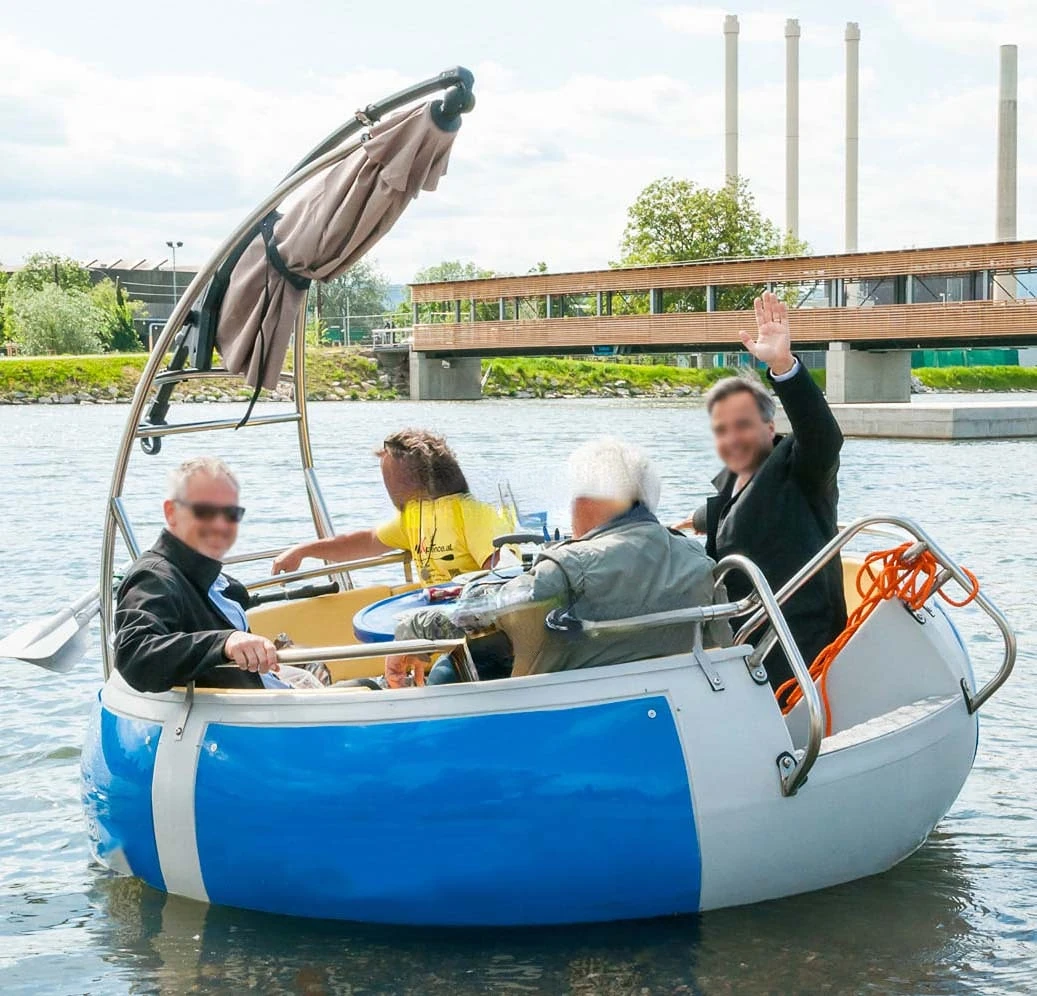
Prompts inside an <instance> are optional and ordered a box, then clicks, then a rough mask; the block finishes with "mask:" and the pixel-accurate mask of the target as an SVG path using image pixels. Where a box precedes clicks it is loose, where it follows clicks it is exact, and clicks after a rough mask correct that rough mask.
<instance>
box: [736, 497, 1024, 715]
mask: <svg viewBox="0 0 1037 996" xmlns="http://www.w3.org/2000/svg"><path fill="white" fill-rule="evenodd" d="M883 525H885V526H895V527H896V528H898V529H902V530H903V531H904V532H906V533H908V534H910V535H911V536H912V537H914V539H915V540H916V541H917V542H919V543H921V544H924V548H925V549H927V550H928V551H929V552H930V553H931V554H932V555H933V557H935V559H936V560H937V562H938V563H939V564H940V565H941V566H942V567H943V568H944V572H945V574H946V578H945V581H946V580H950V579H951V578H953V579H954V580H955V581H957V582H958V584H959V585H960V586H961V588H962V589H963V590H964V591H966V592H970V593H971V591H972V581H971V579H970V578H969V577H968V575H967V574H965V572H964V571H963V570H962V569H961V568H960V567H959V566H958V564H957V563H956V562H955V561H954V560H953V558H951V557H950V556H949V555H948V554H947V553H946V552H944V550H943V549H942V548H941V547H940V546H939V545H938V544H937V543H936V541H935V540H933V539H932V537H930V536H929V534H928V533H927V532H926V531H925V530H924V529H922V527H921V526H919V525H918V523H916V522H915V521H914V520H913V519H908V518H906V517H905V516H899V515H869V516H865V517H864V518H861V519H857V520H856V521H855V522H852V523H851V524H850V525H849V526H847V527H846V528H845V529H843V531H842V532H840V533H839V534H838V535H837V536H835V537H834V538H833V539H831V540H829V542H828V543H826V544H825V545H824V546H823V547H822V548H821V549H820V550H819V551H818V552H817V553H816V554H815V555H814V556H813V557H811V559H810V560H808V561H807V562H806V564H804V565H803V566H802V567H801V568H800V569H799V570H798V571H797V572H796V573H795V574H794V575H793V576H792V577H791V578H789V580H788V581H786V582H785V584H783V585H782V586H781V587H780V588H779V589H778V591H777V592H776V593H775V598H776V600H777V602H778V604H779V605H784V604H785V602H787V601H788V600H789V599H790V598H791V597H792V596H793V595H795V594H796V592H798V591H799V590H800V589H801V588H802V587H803V586H804V585H805V584H806V583H807V582H808V581H810V580H811V579H812V578H814V577H816V576H817V575H818V574H819V573H820V572H821V569H822V568H823V567H824V566H825V565H826V564H828V563H829V562H830V561H831V560H833V559H834V558H835V556H836V555H837V554H838V553H839V552H840V551H841V550H842V549H843V547H845V546H846V545H847V544H848V543H849V542H850V540H852V539H853V538H854V537H855V536H856V535H857V534H858V533H861V532H864V531H865V530H867V529H869V528H870V527H872V526H883ZM974 600H975V602H976V605H978V606H979V607H980V608H981V609H982V610H983V611H984V612H985V613H986V614H987V615H988V616H989V617H990V618H991V619H992V620H993V621H994V624H995V625H996V626H997V628H998V629H999V630H1000V631H1001V637H1002V639H1003V640H1004V644H1005V651H1004V657H1003V659H1002V661H1001V666H1000V668H998V671H997V673H996V674H995V675H994V677H993V678H991V679H990V681H988V682H987V683H986V684H985V685H984V686H983V687H982V688H981V689H980V690H979V691H978V692H976V693H975V694H973V692H972V690H971V689H970V688H969V687H968V682H967V681H966V680H965V679H964V678H962V679H961V691H962V695H963V696H964V697H965V705H966V707H967V708H968V711H969V713H970V714H971V713H974V712H976V710H977V709H979V708H980V706H982V705H983V703H984V702H986V701H987V699H989V698H990V696H991V695H993V694H994V692H996V691H997V690H998V689H999V688H1000V687H1001V686H1002V685H1003V684H1004V683H1005V682H1006V681H1007V680H1008V677H1009V675H1010V674H1011V673H1012V669H1013V668H1014V667H1015V657H1016V649H1017V645H1016V638H1015V632H1014V631H1013V629H1012V627H1011V625H1010V624H1009V622H1008V620H1007V619H1006V618H1005V616H1004V614H1003V613H1002V612H1001V610H1000V609H999V608H998V607H997V606H996V605H994V603H993V602H992V601H990V599H989V598H987V597H986V595H984V594H983V592H982V591H980V592H978V593H977V594H976V596H975V599H974ZM765 616H766V613H765V612H764V609H763V607H762V606H761V607H760V608H757V609H756V610H755V611H754V612H753V614H752V615H751V616H750V617H749V618H748V620H746V622H745V623H744V624H743V625H742V627H741V629H739V630H738V632H737V633H736V634H735V642H736V643H741V642H744V641H746V640H747V637H748V634H749V633H751V632H752V631H753V630H755V629H756V628H757V627H759V626H760V624H761V623H763V621H764V618H765Z"/></svg>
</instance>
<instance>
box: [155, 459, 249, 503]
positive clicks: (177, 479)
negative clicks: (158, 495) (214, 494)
mask: <svg viewBox="0 0 1037 996" xmlns="http://www.w3.org/2000/svg"><path fill="white" fill-rule="evenodd" d="M195 474H205V475H206V476H208V477H223V478H225V479H226V480H228V481H230V483H231V484H233V485H234V490H235V491H238V490H240V489H239V488H238V479H237V478H236V477H235V476H234V472H233V471H232V470H231V469H230V467H228V466H227V465H226V464H225V463H224V462H223V461H222V460H221V459H220V458H219V457H208V456H202V457H192V458H191V459H190V460H185V461H184V462H183V463H182V464H180V466H179V467H174V468H173V469H172V470H171V471H170V472H169V477H168V478H167V481H166V497H167V498H170V499H171V500H173V501H177V500H182V499H183V497H184V494H185V493H186V491H187V482H188V481H189V480H191V478H192V477H194V475H195Z"/></svg>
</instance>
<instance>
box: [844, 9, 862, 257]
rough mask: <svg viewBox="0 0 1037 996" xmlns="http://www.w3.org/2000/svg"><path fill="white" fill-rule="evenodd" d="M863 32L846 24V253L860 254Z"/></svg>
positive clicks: (848, 22) (853, 24)
mask: <svg viewBox="0 0 1037 996" xmlns="http://www.w3.org/2000/svg"><path fill="white" fill-rule="evenodd" d="M860 43H861V29H860V25H858V24H857V22H856V21H847V22H846V251H847V252H856V251H857V155H858V148H857V147H858V127H859V122H858V114H859V108H858V92H859V88H860Z"/></svg>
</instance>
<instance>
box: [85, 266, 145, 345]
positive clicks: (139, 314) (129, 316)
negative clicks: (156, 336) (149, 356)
mask: <svg viewBox="0 0 1037 996" xmlns="http://www.w3.org/2000/svg"><path fill="white" fill-rule="evenodd" d="M90 300H91V301H93V303H94V304H95V305H96V306H97V308H98V309H100V311H101V313H102V314H103V315H104V329H103V331H102V333H101V345H102V346H103V347H104V350H105V352H106V353H107V352H114V353H133V352H136V351H137V350H141V349H143V348H144V346H143V344H142V343H141V341H140V336H139V335H137V329H136V327H135V326H134V324H133V320H134V319H135V318H147V316H148V311H147V308H146V307H145V306H144V302H143V301H133V300H131V299H129V298H128V297H126V295H125V293H124V292H123V289H122V287H121V286H120V285H118V284H116V283H114V282H113V281H112V280H111V279H110V278H109V277H105V278H104V280H102V281H101V282H100V283H97V284H94V286H93V287H92V288H91V289H90Z"/></svg>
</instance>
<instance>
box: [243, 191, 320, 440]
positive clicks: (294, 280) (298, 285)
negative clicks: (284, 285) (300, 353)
mask: <svg viewBox="0 0 1037 996" xmlns="http://www.w3.org/2000/svg"><path fill="white" fill-rule="evenodd" d="M280 218H281V215H280V214H279V213H278V212H277V211H271V212H270V213H269V214H268V215H267V216H266V217H265V218H264V219H263V221H262V222H261V223H260V226H259V233H260V235H262V236H263V244H264V245H265V246H266V258H267V259H268V260H269V261H270V265H271V266H273V268H274V269H275V270H277V272H278V273H279V274H281V276H282V277H284V279H285V280H286V281H288V283H289V284H290V285H291V286H292V287H294V288H295V289H296V290H301V291H304V290H307V289H309V286H310V283H311V280H310V278H309V277H302V276H300V275H299V274H298V273H293V272H292V271H291V270H289V269H288V266H287V264H286V263H285V261H284V260H283V259H282V258H281V254H280V253H279V252H278V251H277V243H276V242H275V241H274V225H276V224H277V222H278V221H279V220H280ZM269 307H270V281H269V280H267V281H266V284H265V286H264V288H263V308H262V310H261V312H260V315H259V330H258V334H259V369H258V371H257V373H256V388H255V390H254V391H253V392H252V397H251V399H250V400H249V403H248V408H247V410H246V411H245V415H244V417H243V418H242V419H241V421H240V422H239V423H238V424H237V428H239V429H240V428H241V427H242V426H243V425H244V424H245V423H246V422H248V420H249V417H250V416H251V415H252V409H253V408H255V407H256V402H257V401H258V400H259V394H260V392H261V391H262V390H263V381H264V380H265V379H266V368H267V364H268V363H269V361H270V356H269V354H268V352H267V344H266V336H265V335H264V334H263V323H264V322H265V321H266V316H267V312H268V310H269Z"/></svg>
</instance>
